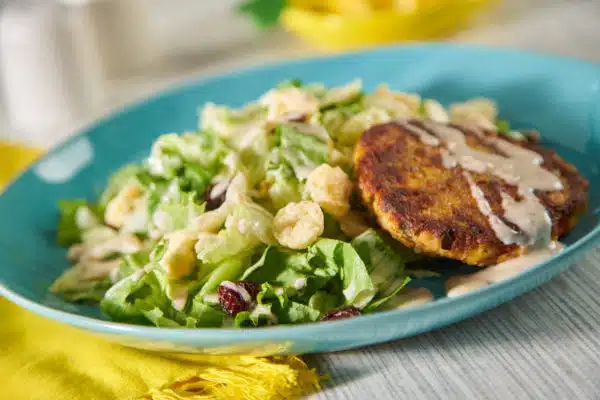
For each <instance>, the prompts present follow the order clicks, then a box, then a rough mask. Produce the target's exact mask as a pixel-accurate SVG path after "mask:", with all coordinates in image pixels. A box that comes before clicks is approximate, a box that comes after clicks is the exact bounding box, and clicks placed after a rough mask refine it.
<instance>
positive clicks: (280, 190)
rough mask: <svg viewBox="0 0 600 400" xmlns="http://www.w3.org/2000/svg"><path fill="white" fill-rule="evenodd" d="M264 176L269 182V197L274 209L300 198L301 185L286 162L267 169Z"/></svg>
mask: <svg viewBox="0 0 600 400" xmlns="http://www.w3.org/2000/svg"><path fill="white" fill-rule="evenodd" d="M266 176H267V178H266V179H267V182H269V183H270V185H269V190H268V193H269V197H270V199H271V202H272V203H273V206H274V207H275V208H276V209H280V208H283V207H285V206H286V205H287V204H289V203H294V202H298V201H300V200H301V199H302V185H301V184H300V182H298V179H296V176H295V175H294V170H293V169H292V168H291V167H290V166H289V165H288V164H287V163H286V162H281V163H280V164H279V165H278V166H276V167H275V168H273V169H269V170H268V171H267V173H266Z"/></svg>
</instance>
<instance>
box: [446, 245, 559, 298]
mask: <svg viewBox="0 0 600 400" xmlns="http://www.w3.org/2000/svg"><path fill="white" fill-rule="evenodd" d="M563 249H564V245H563V244H561V243H559V242H551V243H550V245H549V246H547V247H544V248H538V249H532V250H531V251H529V252H528V253H526V254H524V255H522V256H521V257H517V258H513V259H511V260H508V261H504V262H502V263H500V264H497V265H493V266H491V267H488V268H485V269H483V270H481V271H479V272H475V273H474V274H470V275H463V276H453V277H452V278H450V279H448V280H447V281H446V291H447V296H448V297H456V296H461V295H463V294H466V293H468V292H471V291H473V290H477V289H480V288H482V287H485V286H488V285H491V284H492V283H495V282H501V281H503V280H506V279H509V278H512V277H513V276H515V275H517V274H519V273H521V272H523V271H525V270H527V269H529V268H532V267H534V266H536V265H537V264H539V263H541V262H543V261H545V260H546V259H548V258H550V257H553V256H555V255H556V254H558V253H560V252H561V251H562V250H563Z"/></svg>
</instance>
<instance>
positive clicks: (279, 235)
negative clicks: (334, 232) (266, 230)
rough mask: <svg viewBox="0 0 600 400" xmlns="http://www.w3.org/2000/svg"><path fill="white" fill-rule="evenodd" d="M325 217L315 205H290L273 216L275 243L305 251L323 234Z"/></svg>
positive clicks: (307, 202)
mask: <svg viewBox="0 0 600 400" xmlns="http://www.w3.org/2000/svg"><path fill="white" fill-rule="evenodd" d="M324 229H325V217H324V216H323V211H321V207H319V205H318V204H317V203H314V202H312V201H301V202H299V203H290V204H288V205H287V206H285V207H283V208H282V209H281V210H279V211H278V212H277V215H275V219H274V221H273V234H274V235H275V238H276V239H277V241H278V242H279V243H280V244H281V245H282V246H285V247H289V248H290V249H297V250H300V249H305V248H307V247H308V246H310V245H311V244H313V243H314V242H315V240H317V238H318V237H319V236H321V235H322V234H323V230H324Z"/></svg>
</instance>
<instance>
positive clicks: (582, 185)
mask: <svg viewBox="0 0 600 400" xmlns="http://www.w3.org/2000/svg"><path fill="white" fill-rule="evenodd" d="M416 123H418V122H416ZM460 129H461V130H463V132H464V133H465V136H466V137H467V142H468V143H469V145H470V146H472V147H475V148H478V149H480V150H483V151H489V152H494V153H500V154H501V152H500V151H498V150H497V149H496V148H494V147H493V146H490V145H488V144H486V143H483V142H482V141H481V139H480V138H479V137H478V136H477V135H476V134H474V133H473V132H471V131H469V130H468V129H465V128H464V127H460ZM485 134H486V135H488V136H490V135H496V133H495V132H486V133H485ZM511 142H512V143H515V144H517V145H519V146H522V147H526V148H528V149H530V150H533V151H536V152H538V153H539V154H541V155H542V157H543V159H544V162H543V164H542V166H543V167H544V168H546V169H548V170H550V171H554V172H555V173H558V174H559V175H560V177H561V181H562V182H563V184H564V189H563V190H561V191H555V192H543V191H536V192H535V193H536V195H537V196H538V198H539V199H540V201H541V202H542V204H543V205H544V206H545V207H546V209H547V210H548V213H549V215H550V217H551V219H552V224H553V231H552V236H553V238H554V239H557V238H559V237H561V236H562V235H564V234H566V233H567V232H568V231H569V230H571V229H572V228H573V226H575V224H576V223H577V219H578V217H579V216H580V215H581V214H582V213H583V212H584V210H585V207H586V203H587V190H588V182H587V181H586V179H585V178H584V177H583V176H582V175H581V174H580V173H579V172H578V171H577V169H576V168H575V167H574V166H573V165H571V164H569V163H567V162H566V161H565V160H563V159H562V158H560V157H559V156H558V155H557V154H556V152H555V151H554V150H551V149H545V148H543V147H541V146H540V145H538V144H537V143H536V141H535V139H533V138H532V139H530V140H528V141H526V142H522V141H516V140H511ZM354 163H355V173H356V176H357V178H358V185H359V190H360V194H361V198H362V200H363V202H364V204H365V205H366V206H367V207H368V208H369V210H370V211H371V212H372V213H373V214H375V216H376V217H377V220H378V222H379V224H380V225H381V227H382V228H383V229H385V230H386V231H388V232H389V233H390V234H391V235H392V236H393V237H394V238H395V239H397V240H399V241H400V242H402V243H403V244H404V245H406V246H409V247H412V248H415V249H416V250H418V251H421V252H424V253H426V254H429V255H433V256H441V257H448V258H454V259H457V260H460V261H462V262H465V263H467V264H470V265H478V266H486V265H491V264H495V263H498V262H502V261H504V260H507V259H510V258H514V257H516V256H519V255H521V254H522V253H523V250H524V248H522V247H520V246H517V245H505V244H503V243H502V242H501V241H500V240H498V239H497V237H496V235H495V233H494V231H493V230H492V228H491V226H490V224H489V222H488V220H487V218H486V217H485V216H484V215H483V214H482V213H481V212H480V211H479V208H478V206H477V204H476V202H475V200H474V199H473V196H472V195H471V192H470V188H469V185H468V182H467V181H466V178H465V177H464V176H463V174H462V169H461V168H460V167H457V168H445V167H444V166H443V165H442V159H441V153H440V148H439V147H432V146H427V145H425V144H423V143H422V142H421V141H419V140H418V139H417V138H416V137H415V135H413V134H411V133H410V132H408V131H406V130H405V129H404V128H402V127H401V126H400V125H399V124H397V123H394V122H391V123H387V124H382V125H378V126H375V127H372V128H371V129H369V130H367V131H366V132H365V133H364V134H363V135H362V136H361V138H360V140H359V143H358V144H357V146H356V150H355V154H354ZM471 174H472V176H473V177H474V179H475V181H476V182H477V184H478V185H479V186H480V187H481V189H482V191H483V192H484V194H485V196H486V198H487V200H488V201H489V202H490V205H491V207H492V209H493V211H494V213H495V214H496V215H503V211H502V206H501V196H500V191H501V190H502V191H506V192H507V193H509V194H511V195H512V196H513V197H515V198H516V197H517V196H518V195H517V188H516V187H515V186H513V185H509V184H507V183H505V182H503V181H502V180H500V179H497V178H495V177H493V176H491V175H489V174H474V173H471ZM505 222H507V223H508V224H509V225H511V226H513V227H514V228H516V229H518V227H516V226H514V225H513V224H510V222H508V221H505Z"/></svg>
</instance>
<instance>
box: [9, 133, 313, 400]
mask: <svg viewBox="0 0 600 400" xmlns="http://www.w3.org/2000/svg"><path fill="white" fill-rule="evenodd" d="M38 154H39V152H38V151H36V150H32V149H26V148H23V147H18V146H14V145H9V144H7V143H2V142H1V141H0V190H1V188H2V186H3V185H4V184H6V183H7V181H8V180H9V179H10V178H11V177H12V176H13V174H15V173H16V172H18V171H19V170H20V169H21V168H22V167H23V166H24V165H27V164H28V163H30V162H31V161H32V160H33V159H35V158H36V157H37V155H38ZM0 318H1V322H0V377H1V378H0V398H2V399H9V400H21V399H23V400H25V399H26V400H30V399H31V400H59V399H61V400H62V399H65V400H66V399H69V400H79V399H81V400H83V399H85V400H114V399H118V400H121V399H122V400H128V399H144V400H183V399H188V400H209V399H219V400H220V399H248V400H251V399H252V400H253V399H256V400H258V399H260V400H269V399H289V398H295V397H297V396H299V395H301V394H304V393H308V392H311V391H314V390H317V389H318V388H319V377H318V375H317V374H316V372H315V371H314V370H312V369H309V368H308V367H307V366H306V364H305V363H304V362H303V361H302V360H301V359H300V358H298V357H292V356H287V357H267V358H257V357H251V356H209V355H207V356H205V355H198V356H193V357H189V358H186V359H182V358H181V357H175V356H172V357H169V356H165V355H161V354H158V353H151V352H145V351H140V350H135V349H130V348H126V347H123V346H120V345H118V344H113V343H110V342H108V341H105V340H103V339H100V338H97V337H95V336H93V335H91V334H89V333H87V332H84V331H80V330H77V329H74V328H71V327H68V326H64V325H61V324H59V323H56V322H54V321H51V320H48V319H45V318H42V317H39V316H37V315H34V314H32V313H30V312H28V311H26V310H23V309H21V308H19V307H17V306H15V305H14V304H12V303H9V302H8V301H7V300H5V299H0Z"/></svg>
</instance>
